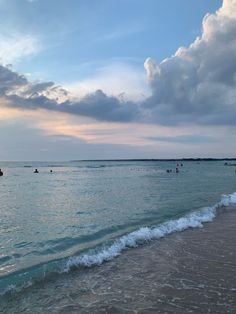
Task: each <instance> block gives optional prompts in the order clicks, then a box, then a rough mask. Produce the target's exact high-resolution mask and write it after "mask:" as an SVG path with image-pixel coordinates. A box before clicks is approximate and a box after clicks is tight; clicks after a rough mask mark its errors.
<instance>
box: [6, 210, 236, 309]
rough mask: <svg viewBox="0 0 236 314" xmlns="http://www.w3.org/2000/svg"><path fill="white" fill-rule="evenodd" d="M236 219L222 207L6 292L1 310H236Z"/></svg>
mask: <svg viewBox="0 0 236 314" xmlns="http://www.w3.org/2000/svg"><path fill="white" fill-rule="evenodd" d="M235 225H236V208H235V207H232V206H231V207H229V208H224V209H223V210H220V209H219V210H218V214H217V216H216V218H215V219H214V221H213V222H210V223H206V224H204V227H203V228H194V229H187V230H185V231H183V232H177V233H173V234H170V235H168V236H167V237H164V238H162V239H158V240H154V241H152V242H150V243H148V244H145V245H143V246H140V247H137V248H134V249H130V250H126V251H124V252H123V253H122V254H121V255H120V256H119V257H118V258H116V259H113V260H111V261H109V262H107V263H104V264H102V265H101V266H96V267H92V268H88V269H84V270H75V271H72V272H71V273H69V274H66V275H60V276H59V277H58V278H57V279H53V280H50V281H48V282H45V283H41V284H39V285H36V286H34V287H30V288H28V289H26V290H25V291H23V292H22V293H19V294H15V295H14V296H12V299H11V297H9V296H8V297H3V302H1V303H2V304H3V305H2V306H3V313H16V312H18V311H23V312H24V311H25V312H27V311H29V312H33V313H42V312H43V313H44V312H48V313H78V312H79V313H208V312H209V313H211V312H212V313H234V312H236V301H235V300H236V298H235V297H236V248H235V245H234V244H235V243H236V233H235ZM55 289H56V290H55Z"/></svg>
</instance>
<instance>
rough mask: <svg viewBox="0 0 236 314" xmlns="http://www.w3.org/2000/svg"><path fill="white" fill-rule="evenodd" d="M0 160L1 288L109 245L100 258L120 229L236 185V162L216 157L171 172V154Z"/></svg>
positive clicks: (197, 205) (168, 215)
mask: <svg viewBox="0 0 236 314" xmlns="http://www.w3.org/2000/svg"><path fill="white" fill-rule="evenodd" d="M0 167H1V168H2V170H3V172H4V176H2V177H0V223H1V228H0V293H4V291H6V289H16V288H17V287H21V286H22V285H28V284H32V283H33V282H34V280H43V278H45V276H47V275H50V274H52V273H54V272H63V271H68V270H69V269H70V268H69V267H68V265H71V264H73V263H71V261H72V260H73V258H75V259H76V258H77V260H78V259H80V257H81V256H86V257H87V256H88V253H89V254H90V255H89V256H90V257H89V258H87V259H86V261H87V262H86V263H87V264H86V263H84V264H83V263H77V264H76V265H77V266H78V265H80V266H81V264H82V265H93V264H96V263H97V264H100V263H101V262H102V261H103V260H108V259H109V258H112V257H114V256H115V255H114V254H113V253H111V252H110V251H109V250H108V251H106V254H108V255H109V254H110V257H105V258H103V257H104V250H105V248H109V247H111V245H112V243H114V241H116V239H119V238H120V237H122V236H123V235H127V234H130V233H131V232H133V231H136V230H139V229H140V228H142V227H145V226H147V227H156V226H159V225H160V224H162V223H164V222H167V221H169V220H171V219H178V218H179V217H182V216H184V215H186V214H188V213H191V212H193V211H197V210H199V209H201V208H203V207H206V206H212V205H214V204H216V203H217V202H219V201H220V198H221V195H222V194H230V193H233V192H235V191H236V173H235V167H233V166H225V165H224V162H223V161H201V162H190V161H188V162H184V164H183V167H179V169H180V172H179V173H178V174H177V173H175V172H172V173H167V172H166V169H170V168H172V169H175V167H176V162H173V161H172V162H171V161H169V162H166V161H165V162H164V161H162V162H160V161H159V162H158V161H94V162H66V163H56V162H43V163H39V162H38V163H35V162H25V163H20V162H18V163H16V162H15V163H13V162H12V163H6V162H5V163H4V162H1V165H0ZM35 168H38V170H39V173H38V174H34V173H33V171H34V169H35ZM51 169H52V170H53V172H52V173H50V170H51ZM126 246H129V245H126ZM130 246H132V245H130ZM101 253H102V254H103V255H101ZM91 254H92V257H93V259H92V262H91ZM112 254H113V255H112ZM106 256H107V255H106ZM95 257H96V258H95Z"/></svg>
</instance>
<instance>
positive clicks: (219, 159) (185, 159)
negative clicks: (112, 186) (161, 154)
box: [71, 157, 236, 162]
mask: <svg viewBox="0 0 236 314" xmlns="http://www.w3.org/2000/svg"><path fill="white" fill-rule="evenodd" d="M78 161H80V162H81V161H106V162H107V161H236V157H235V158H167V159H165V158H160V159H159V158H158V159H155V158H154V159H84V160H79V159H78V160H76V159H75V160H71V162H78Z"/></svg>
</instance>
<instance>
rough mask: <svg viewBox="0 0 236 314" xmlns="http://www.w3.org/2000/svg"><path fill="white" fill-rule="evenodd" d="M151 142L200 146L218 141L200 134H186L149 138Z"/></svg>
mask: <svg viewBox="0 0 236 314" xmlns="http://www.w3.org/2000/svg"><path fill="white" fill-rule="evenodd" d="M148 139H149V140H153V141H157V142H168V143H181V144H190V143H191V144H199V143H212V142H216V139H215V138H213V137H211V136H208V135H200V134H199V135H198V134H186V135H177V136H149V137H148Z"/></svg>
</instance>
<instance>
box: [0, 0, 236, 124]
mask: <svg viewBox="0 0 236 314" xmlns="http://www.w3.org/2000/svg"><path fill="white" fill-rule="evenodd" d="M202 29H203V30H202V36H201V37H198V38H197V39H196V40H195V41H194V42H193V43H192V44H191V45H190V46H189V47H187V48H184V47H181V48H179V49H178V50H177V52H176V53H175V55H174V56H172V57H170V58H168V59H165V60H163V61H162V62H161V63H160V64H156V63H155V61H154V60H152V59H150V58H148V59H147V60H146V61H145V64H144V66H145V69H146V71H147V75H148V81H149V84H150V87H151V90H152V95H151V96H150V97H149V98H147V99H145V100H144V101H143V102H142V103H135V102H131V101H125V100H122V99H120V98H118V97H113V96H108V95H106V94H105V93H104V92H103V91H102V90H97V91H96V92H95V93H91V94H88V95H86V96H85V97H84V98H83V99H80V100H75V99H74V98H71V97H70V95H69V94H68V92H67V91H66V90H65V89H63V88H61V87H60V86H56V85H55V84H54V83H53V82H43V83H31V82H29V81H28V80H27V79H26V78H25V77H24V76H22V75H19V74H18V73H16V72H13V71H12V70H11V69H10V68H8V67H4V66H0V96H1V97H4V98H5V99H6V100H8V102H7V104H8V105H9V106H12V107H17V108H21V109H30V110H36V109H41V108H42V109H47V110H51V111H57V112H64V113H69V114H72V115H82V116H87V117H91V118H94V119H97V120H101V121H109V122H112V121H113V122H132V121H136V122H145V123H159V124H163V125H177V124H179V123H183V122H186V123H196V124H207V125H235V124H236V123H235V122H236V100H235V99H236V0H224V1H223V5H222V7H221V8H220V9H219V10H218V11H217V12H216V14H208V15H206V17H205V18H204V20H203V25H202Z"/></svg>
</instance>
